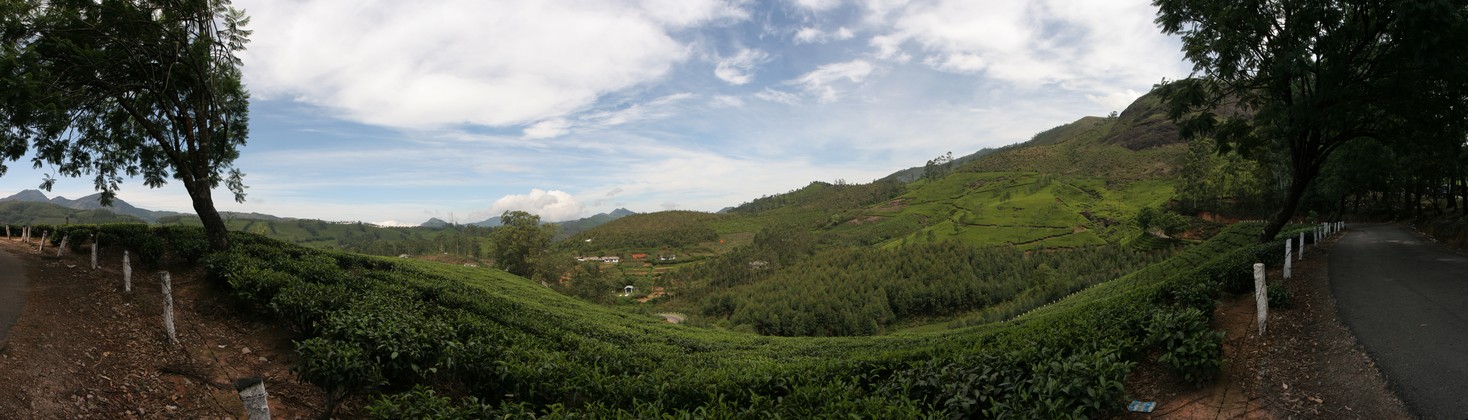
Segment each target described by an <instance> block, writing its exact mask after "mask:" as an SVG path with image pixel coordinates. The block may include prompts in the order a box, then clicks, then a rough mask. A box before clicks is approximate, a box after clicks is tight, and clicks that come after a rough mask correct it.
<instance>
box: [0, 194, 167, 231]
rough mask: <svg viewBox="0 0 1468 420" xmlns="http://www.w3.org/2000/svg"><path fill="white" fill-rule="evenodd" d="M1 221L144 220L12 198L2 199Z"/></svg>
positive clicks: (85, 222) (76, 222)
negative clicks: (8, 199) (9, 199)
mask: <svg viewBox="0 0 1468 420" xmlns="http://www.w3.org/2000/svg"><path fill="white" fill-rule="evenodd" d="M0 223H4V224H7V225H35V224H51V225H63V224H101V223H143V220H142V219H139V218H137V217H133V216H127V215H120V214H117V213H113V212H110V211H107V210H77V209H72V208H66V207H62V206H59V205H56V204H51V203H48V202H35V201H20V200H11V201H0Z"/></svg>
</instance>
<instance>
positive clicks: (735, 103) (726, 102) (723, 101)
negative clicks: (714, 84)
mask: <svg viewBox="0 0 1468 420" xmlns="http://www.w3.org/2000/svg"><path fill="white" fill-rule="evenodd" d="M709 105H712V106H714V107H718V108H738V107H741V106H744V100H743V99H739V97H738V96H729V95H718V96H715V97H713V99H710V100H709Z"/></svg>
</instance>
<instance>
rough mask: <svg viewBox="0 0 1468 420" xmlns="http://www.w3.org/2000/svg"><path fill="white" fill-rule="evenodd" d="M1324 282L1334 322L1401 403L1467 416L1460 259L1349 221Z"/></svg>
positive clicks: (1465, 310)
mask: <svg viewBox="0 0 1468 420" xmlns="http://www.w3.org/2000/svg"><path fill="white" fill-rule="evenodd" d="M1330 281H1331V293H1332V294H1334V295H1335V298H1336V308H1337V310H1338V311H1339V312H1340V317H1341V322H1343V323H1345V324H1346V326H1347V327H1349V328H1350V329H1351V331H1352V332H1353V333H1355V334H1356V339H1357V340H1359V341H1360V342H1361V345H1362V346H1363V347H1365V348H1366V351H1367V353H1370V354H1371V358H1372V359H1374V360H1376V364H1377V366H1378V368H1380V369H1381V373H1382V374H1383V375H1384V376H1385V377H1386V380H1387V383H1389V384H1390V385H1391V387H1392V388H1393V390H1395V391H1396V393H1397V396H1398V397H1401V399H1402V402H1404V403H1406V404H1407V408H1408V409H1409V410H1411V411H1412V412H1413V413H1414V414H1416V415H1417V416H1420V417H1422V418H1424V419H1468V256H1464V255H1463V254H1460V253H1457V252H1454V251H1453V250H1451V249H1449V248H1448V247H1446V246H1443V245H1442V244H1439V243H1437V242H1431V241H1428V240H1425V239H1423V238H1422V237H1420V236H1417V235H1415V234H1413V233H1412V232H1410V231H1408V230H1406V229H1404V228H1402V227H1400V226H1397V225H1391V224H1375V225H1352V226H1350V227H1349V228H1348V230H1347V231H1346V235H1345V236H1344V237H1342V238H1341V239H1340V241H1339V242H1337V243H1336V245H1335V247H1334V248H1333V249H1332V250H1331V252H1330Z"/></svg>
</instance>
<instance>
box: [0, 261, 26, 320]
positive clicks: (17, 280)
mask: <svg viewBox="0 0 1468 420" xmlns="http://www.w3.org/2000/svg"><path fill="white" fill-rule="evenodd" d="M25 295H26V278H25V265H23V264H22V263H21V262H20V258H16V257H15V256H14V255H10V253H9V252H5V251H0V341H5V336H7V335H9V334H10V326H11V325H15V320H16V318H20V312H21V311H22V310H24V309H25Z"/></svg>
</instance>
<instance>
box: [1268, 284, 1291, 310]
mask: <svg viewBox="0 0 1468 420" xmlns="http://www.w3.org/2000/svg"><path fill="white" fill-rule="evenodd" d="M1265 294H1266V299H1268V301H1269V307H1270V308H1280V309H1283V308H1288V307H1290V291H1289V289H1287V288H1285V286H1284V285H1283V284H1278V283H1274V284H1270V285H1269V287H1268V288H1266V289H1265Z"/></svg>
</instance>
